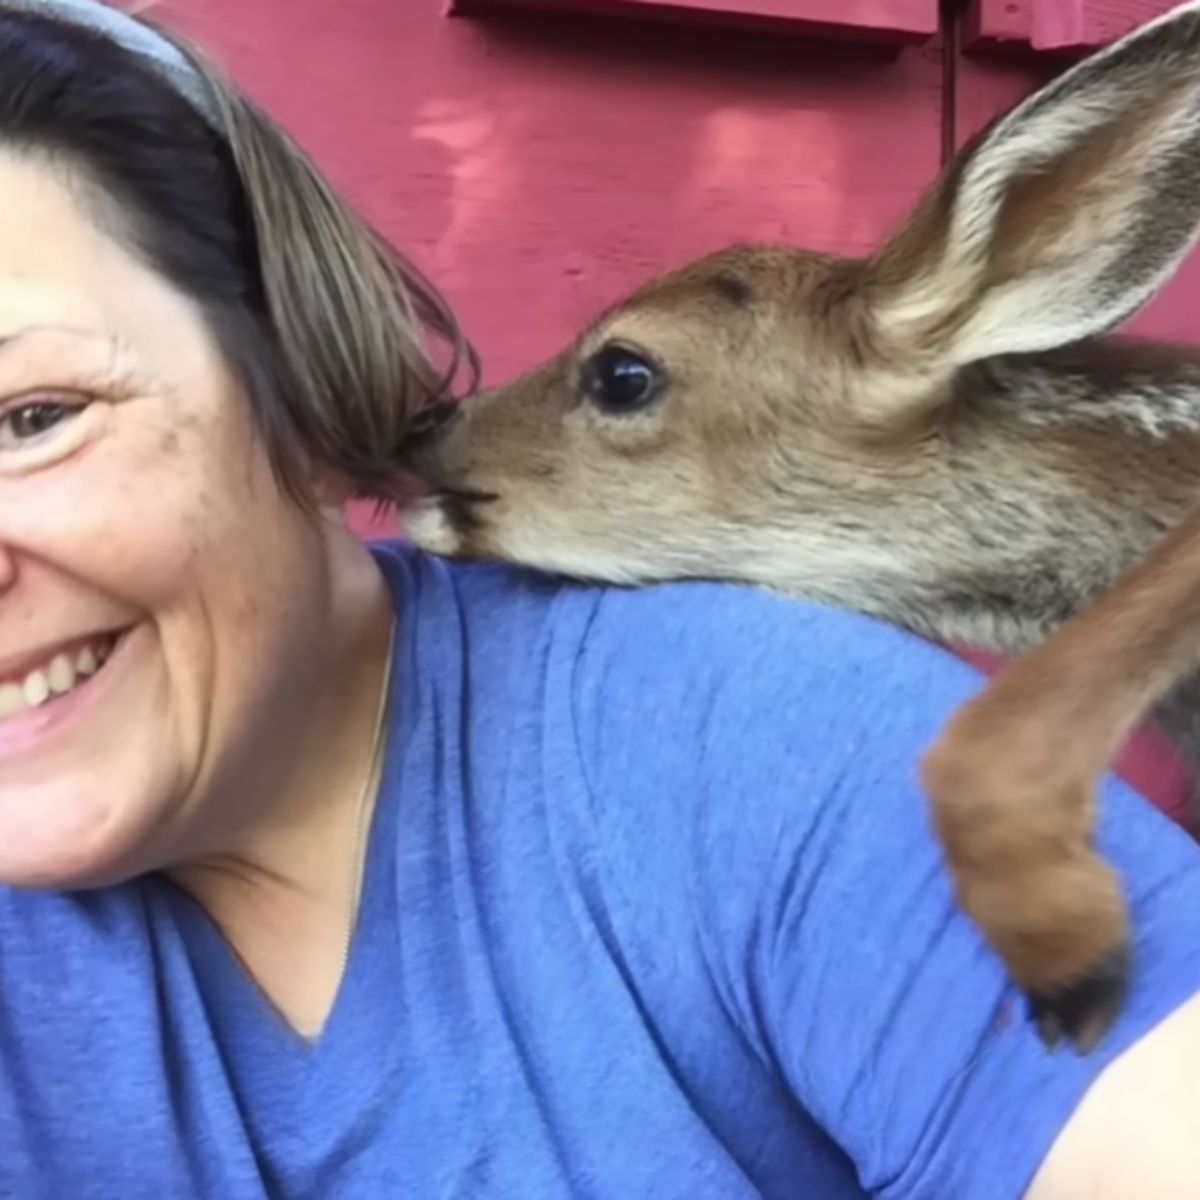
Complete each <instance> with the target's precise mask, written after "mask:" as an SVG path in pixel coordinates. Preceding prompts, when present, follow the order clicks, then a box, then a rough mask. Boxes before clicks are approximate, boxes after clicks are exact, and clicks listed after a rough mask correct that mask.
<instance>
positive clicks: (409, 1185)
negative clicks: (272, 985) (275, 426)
mask: <svg viewBox="0 0 1200 1200" xmlns="http://www.w3.org/2000/svg"><path fill="white" fill-rule="evenodd" d="M376 553H377V555H378V557H379V560H380V562H381V563H382V564H383V566H384V568H385V570H386V572H387V575H388V578H389V580H390V581H391V584H392V587H393V589H394V592H395V596H396V602H397V606H398V611H399V613H400V618H401V624H400V636H399V637H398V638H397V644H396V651H395V653H396V670H395V672H394V684H393V687H394V692H393V696H392V717H391V719H392V726H391V737H390V745H389V751H388V757H387V760H386V764H385V776H384V784H383V790H382V796H381V800H380V803H379V806H378V809H377V812H376V816H375V818H374V826H373V829H372V837H371V844H370V849H369V854H368V861H367V876H366V882H365V892H364V899H363V907H362V910H361V914H360V919H359V925H358V928H357V932H356V940H355V943H354V946H353V950H352V955H351V959H350V963H349V966H348V969H347V974H346V976H345V979H344V981H343V985H342V988H341V991H340V993H339V995H338V998H337V1000H336V1003H335V1007H334V1010H333V1012H332V1015H331V1017H330V1020H329V1024H328V1025H327V1027H326V1030H325V1032H324V1033H323V1034H322V1036H321V1037H320V1038H319V1040H318V1041H316V1043H315V1044H309V1043H306V1042H304V1041H303V1040H301V1039H300V1038H299V1037H297V1036H295V1035H294V1034H293V1033H292V1032H290V1031H289V1030H288V1029H287V1028H286V1027H285V1026H284V1025H283V1024H282V1023H281V1021H280V1019H279V1018H278V1016H277V1015H276V1014H275V1010H274V1009H273V1008H272V1007H271V1006H270V1004H269V1003H268V1002H267V1001H266V1000H265V999H264V998H263V996H262V995H261V994H260V993H259V992H258V991H257V990H256V988H255V986H254V985H253V984H252V983H251V982H250V981H249V980H248V979H247V977H246V976H245V975H244V974H243V973H242V972H241V970H240V968H239V967H238V965H237V964H236V961H235V959H234V958H233V956H232V955H231V953H230V951H229V949H228V948H227V946H226V945H225V944H224V942H223V941H222V940H221V938H220V936H219V935H218V934H217V933H216V932H215V929H214V927H213V926H212V925H211V924H210V923H209V921H208V920H207V919H206V918H205V916H204V915H203V913H202V912H201V911H200V910H199V909H198V908H197V907H196V906H195V905H194V904H193V903H192V902H191V901H189V900H188V899H187V898H186V897H185V896H184V895H183V894H182V893H181V892H179V891H177V890H176V889H174V888H173V887H171V886H170V885H169V884H168V883H166V882H165V881H163V880H160V879H156V878H150V879H144V880H140V881H137V882H135V883H131V884H128V885H125V886H120V887H113V888H110V889H108V890H104V891H99V892H95V893H90V894H81V895H74V896H72V895H62V894H35V893H21V894H18V893H14V892H11V891H2V890H0V1196H3V1197H19V1198H20V1200H42V1198H45V1200H92V1198H93V1197H94V1198H96V1200H139V1198H141V1197H145V1198H146V1200H162V1198H163V1197H170V1198H171V1200H176V1198H183V1197H189V1198H190V1197H205V1198H206V1197H213V1198H220V1200H258V1198H265V1197H272V1198H277V1197H284V1198H288V1200H299V1198H301V1197H303V1198H305V1200H308V1198H312V1200H384V1198H390V1197H397V1198H400V1197H403V1198H405V1200H435V1198H436V1200H450V1198H455V1200H493V1198H496V1200H501V1198H502V1200H541V1198H543V1197H545V1198H559V1197H561V1198H563V1200H575V1198H581V1200H593V1198H594V1200H643V1198H645V1200H702V1198H703V1200H742V1198H749V1197H759V1196H761V1197H769V1198H772V1200H775V1198H782V1197H791V1198H799V1200H843V1198H846V1200H848V1198H852V1197H861V1196H863V1195H864V1194H872V1195H880V1196H886V1197H896V1198H898V1197H922V1198H925V1200H993V1198H994V1200H1016V1198H1017V1197H1019V1196H1020V1194H1021V1192H1022V1190H1023V1189H1024V1187H1025V1186H1026V1185H1027V1183H1028V1181H1029V1179H1030V1177H1031V1175H1032V1173H1033V1172H1034V1170H1035V1169H1036V1167H1037V1164H1038V1163H1039V1161H1040V1160H1041V1159H1042V1157H1043V1156H1044V1154H1045V1153H1046V1151H1047V1149H1048V1148H1049V1145H1050V1143H1051V1142H1052V1140H1053V1139H1054V1137H1055V1135H1056V1133H1057V1131H1058V1130H1059V1129H1060V1128H1061V1127H1062V1125H1063V1123H1064V1122H1065V1121H1066V1119H1067V1117H1068V1115H1069V1114H1070V1112H1071V1110H1072V1108H1073V1106H1074V1105H1075V1104H1076V1103H1077V1102H1078V1100H1079V1099H1080V1097H1081V1095H1082V1094H1083V1092H1084V1090H1085V1089H1086V1087H1087V1086H1088V1084H1089V1082H1090V1081H1091V1080H1092V1079H1094V1078H1095V1076H1096V1074H1097V1073H1098V1071H1099V1070H1100V1069H1101V1067H1102V1066H1103V1065H1104V1064H1105V1063H1106V1062H1107V1061H1109V1060H1110V1059H1111V1057H1112V1056H1113V1055H1114V1054H1115V1053H1116V1052H1118V1051H1119V1050H1120V1049H1122V1048H1124V1047H1126V1046H1128V1045H1129V1044H1130V1042H1132V1041H1133V1040H1134V1039H1136V1038H1137V1037H1138V1035H1139V1034H1141V1033H1143V1032H1144V1031H1146V1030H1147V1029H1149V1028H1150V1027H1151V1026H1152V1025H1154V1024H1155V1023H1156V1022H1157V1021H1158V1020H1160V1019H1161V1018H1162V1017H1163V1016H1165V1015H1166V1014H1167V1013H1168V1012H1170V1011H1171V1009H1172V1008H1174V1007H1175V1006H1176V1005H1178V1004H1179V1003H1180V1002H1181V1001H1182V1000H1183V999H1184V998H1185V997H1187V996H1189V995H1190V994H1192V993H1193V992H1195V991H1196V990H1198V989H1200V932H1198V931H1197V926H1196V922H1195V920H1194V917H1195V914H1196V912H1198V911H1200V852H1198V851H1197V849H1196V848H1195V847H1194V846H1193V845H1192V843H1191V842H1190V841H1188V840H1187V839H1186V838H1185V836H1184V835H1183V834H1182V833H1180V832H1178V831H1177V830H1176V829H1175V828H1174V827H1172V826H1170V825H1169V823H1168V822H1167V821H1166V820H1165V819H1164V818H1163V817H1161V816H1160V815H1158V814H1157V813H1155V812H1154V811H1152V810H1151V808H1150V806H1149V805H1148V804H1146V803H1145V802H1144V801H1142V800H1141V799H1140V798H1138V797H1136V796H1134V795H1133V794H1131V793H1130V792H1129V791H1128V790H1127V789H1125V788H1124V787H1122V786H1119V785H1118V784H1117V783H1115V782H1113V783H1110V784H1109V785H1108V786H1107V788H1106V792H1105V801H1104V805H1103V836H1102V845H1103V848H1104V850H1105V852H1106V853H1107V854H1108V855H1109V856H1111V858H1112V859H1113V860H1115V861H1116V863H1117V864H1118V865H1119V866H1120V868H1121V869H1122V871H1123V872H1124V873H1125V876H1126V878H1127V883H1128V887H1129V890H1130V892H1131V895H1132V900H1133V905H1134V910H1135V920H1136V929H1137V950H1136V954H1137V973H1136V986H1135V988H1134V991H1133V996H1132V1001H1131V1003H1130V1004H1129V1007H1128V1010H1127V1012H1126V1014H1125V1016H1124V1018H1123V1020H1122V1022H1121V1024H1120V1027H1119V1029H1118V1030H1117V1032H1116V1034H1115V1036H1113V1037H1112V1038H1110V1039H1109V1040H1108V1041H1107V1042H1106V1043H1105V1044H1104V1046H1103V1048H1102V1050H1101V1051H1100V1052H1098V1053H1097V1054H1095V1055H1094V1056H1091V1057H1089V1058H1086V1059H1084V1058H1080V1057H1078V1056H1076V1055H1074V1054H1073V1053H1071V1052H1069V1051H1063V1052H1060V1053H1058V1054H1055V1055H1050V1054H1048V1053H1046V1052H1044V1051H1043V1049H1042V1048H1041V1046H1040V1044H1039V1043H1038V1042H1037V1040H1036V1039H1035V1037H1034V1036H1033V1034H1032V1033H1031V1031H1030V1029H1029V1027H1028V1025H1027V1023H1026V1021H1025V1019H1024V1012H1023V1008H1022V1005H1021V1001H1020V998H1019V997H1018V996H1017V995H1015V993H1014V991H1013V989H1012V988H1011V987H1010V986H1009V985H1008V984H1007V983H1006V980H1005V978H1004V976H1003V973H1002V972H1001V970H1000V968H999V966H998V964H997V962H996V961H995V960H994V958H993V957H992V955H991V954H990V953H989V952H988V950H987V949H986V948H985V947H984V946H983V945H982V943H981V941H980V939H979V937H978V936H977V934H976V932H975V931H974V929H973V928H972V927H971V926H970V924H969V923H968V922H967V921H966V920H965V919H964V918H962V917H961V916H960V915H958V914H957V913H956V912H955V909H954V906H953V904H952V900H951V896H950V892H949V888H948V884H947V880H946V876H945V874H944V872H943V869H942V864H941V861H940V857H939V853H938V850H937V847H936V845H935V843H934V841H933V839H932V837H931V834H930V832H929V830H928V828H927V824H926V811H925V802H924V800H923V797H922V794H921V792H920V790H919V787H918V784H917V780H916V775H915V764H916V761H917V759H918V755H919V753H920V751H921V750H922V748H923V747H924V746H925V745H926V744H927V743H928V742H929V740H930V739H931V737H932V736H933V735H934V734H935V732H936V731H937V729H938V728H939V726H940V725H941V724H942V722H943V720H944V719H945V717H946V715H947V714H948V713H949V712H950V710H951V709H952V708H953V707H954V706H955V705H957V704H958V703H960V702H961V701H962V700H964V699H965V698H966V697H967V696H968V695H969V694H970V693H971V692H972V691H973V690H974V689H976V688H977V687H978V677H977V675H976V674H975V673H974V672H973V671H972V670H970V669H969V668H967V667H965V666H963V665H961V664H959V663H957V662H956V661H954V660H953V659H952V658H951V657H950V656H948V655H946V654H944V653H942V652H941V651H939V650H937V649H935V648H933V647H930V646H928V645H926V644H924V643H922V642H920V641H918V640H916V639H914V638H912V637H909V636H907V635H905V634H903V633H900V632H897V631H896V630H894V629H891V628H889V627H886V626H884V625H882V624H878V623H876V622H873V621H869V620H866V619H864V618H862V617H858V616H853V615H849V614H846V613H842V612H837V611H834V610H831V609H828V608H824V607H820V606H816V605H808V604H801V603H797V602H794V601H788V600H784V599H780V598H777V597H772V596H769V595H766V594H763V593H760V592H755V591H751V590H748V589H736V588H731V587H722V586H718V585H708V584H687V585H670V586H662V587H657V588H651V589H645V590H637V591H621V590H606V589H599V588H586V587H580V586H572V585H569V584H562V583H559V582H554V581H550V580H547V579H543V578H539V577H537V576H533V575H529V574H525V573H521V572H517V571H513V570H511V569H508V568H504V567H498V566H471V567H451V566H448V565H446V564H445V563H441V562H438V561H435V560H431V559H428V558H425V557H422V556H420V555H418V554H416V553H415V552H413V551H411V550H409V549H407V548H405V547H402V546H400V545H389V546H379V547H377V548H376Z"/></svg>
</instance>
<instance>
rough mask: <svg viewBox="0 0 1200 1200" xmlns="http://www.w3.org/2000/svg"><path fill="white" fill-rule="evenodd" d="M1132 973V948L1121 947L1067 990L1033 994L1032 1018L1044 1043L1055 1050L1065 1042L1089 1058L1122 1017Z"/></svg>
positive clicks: (1106, 956)
mask: <svg viewBox="0 0 1200 1200" xmlns="http://www.w3.org/2000/svg"><path fill="white" fill-rule="evenodd" d="M1129 969H1130V954H1129V948H1128V946H1121V947H1120V948H1118V949H1116V950H1113V951H1111V952H1110V953H1109V954H1106V955H1105V956H1104V957H1103V958H1102V959H1101V960H1100V961H1099V962H1097V963H1096V965H1095V966H1094V967H1092V968H1091V970H1089V971H1087V972H1086V973H1085V974H1084V975H1082V976H1080V977H1079V978H1078V979H1076V980H1075V981H1074V982H1073V983H1071V984H1068V985H1067V986H1066V987H1064V988H1061V989H1058V990H1056V991H1054V992H1051V993H1036V992H1031V993H1030V994H1029V1016H1030V1019H1031V1020H1032V1021H1033V1023H1034V1025H1035V1027H1036V1028H1037V1031H1038V1036H1039V1038H1041V1040H1042V1043H1043V1044H1044V1045H1045V1046H1046V1047H1047V1048H1048V1049H1050V1050H1053V1049H1055V1048H1056V1047H1057V1046H1058V1045H1059V1043H1060V1042H1062V1040H1063V1039H1064V1038H1066V1040H1067V1041H1069V1042H1071V1043H1072V1044H1073V1045H1074V1046H1075V1048H1076V1050H1077V1051H1078V1052H1079V1053H1080V1054H1090V1053H1091V1051H1093V1050H1094V1049H1095V1048H1096V1046H1097V1045H1098V1044H1099V1043H1100V1041H1101V1039H1102V1038H1103V1037H1104V1035H1105V1034H1106V1033H1107V1032H1108V1031H1109V1030H1110V1029H1111V1028H1112V1026H1113V1024H1114V1023H1115V1022H1116V1019H1117V1017H1118V1016H1119V1015H1120V1013H1121V1009H1122V1007H1123V1006H1124V1004H1125V998H1126V996H1127V995H1128V992H1129Z"/></svg>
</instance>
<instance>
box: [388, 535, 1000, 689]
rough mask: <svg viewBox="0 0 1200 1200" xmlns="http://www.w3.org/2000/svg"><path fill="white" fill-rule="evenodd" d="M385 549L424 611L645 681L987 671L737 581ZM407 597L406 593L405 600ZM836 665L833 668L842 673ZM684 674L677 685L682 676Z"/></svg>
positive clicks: (904, 677)
mask: <svg viewBox="0 0 1200 1200" xmlns="http://www.w3.org/2000/svg"><path fill="white" fill-rule="evenodd" d="M373 550H374V553H375V554H376V556H377V557H378V558H379V560H380V561H381V563H382V565H383V566H384V569H385V571H386V572H387V573H388V574H389V576H390V577H392V578H393V580H394V581H395V582H396V583H397V584H398V585H399V586H398V587H397V589H396V590H397V592H398V594H399V595H406V596H407V597H409V598H410V600H409V602H410V604H411V605H412V607H413V608H414V609H415V610H416V612H417V613H418V614H421V615H424V616H426V617H429V618H433V617H443V618H444V617H445V616H446V615H447V613H448V612H451V611H452V612H453V615H454V618H455V620H456V621H458V622H460V623H462V624H463V627H464V628H465V629H466V630H468V631H469V632H470V633H471V634H472V635H474V636H476V637H483V638H485V639H489V640H495V641H498V642H500V643H502V644H504V645H508V646H512V645H513V644H514V641H513V639H514V638H515V639H517V641H518V642H520V641H522V640H524V638H526V637H533V638H539V639H542V638H546V637H548V636H550V637H553V638H554V639H555V642H556V644H558V645H559V646H560V648H561V649H563V650H566V649H567V648H568V647H571V646H572V645H573V647H574V652H575V654H576V656H577V657H578V658H579V660H580V663H581V664H582V665H585V666H587V667H588V668H590V669H591V670H594V671H595V670H598V671H601V672H603V673H604V674H605V675H606V676H622V677H625V678H626V679H627V680H628V682H629V683H631V684H636V685H637V686H639V687H646V686H651V685H653V684H654V683H655V681H661V686H664V687H667V688H669V689H670V688H672V686H679V685H680V683H681V681H682V686H684V687H685V688H686V687H687V686H688V679H689V677H692V676H694V675H696V674H699V675H702V676H705V677H713V676H727V677H730V678H738V677H742V676H746V675H749V676H752V677H753V680H754V686H755V688H756V689H757V690H760V691H768V692H769V691H771V690H772V689H773V688H785V689H787V688H791V689H795V688H797V687H803V686H805V685H806V683H807V681H809V680H811V679H813V678H814V677H821V678H822V679H824V681H825V683H826V684H829V683H831V682H841V683H844V684H845V686H846V687H847V688H849V689H850V690H851V691H857V690H858V689H859V688H861V687H862V686H864V685H868V684H869V686H870V688H871V690H872V691H879V690H881V689H886V688H888V687H892V686H899V687H901V688H902V689H903V690H904V691H906V692H907V691H911V690H921V689H925V688H926V687H927V685H928V684H929V682H930V680H931V679H938V678H942V679H945V680H946V683H947V686H948V687H949V688H950V690H951V691H952V692H954V693H956V694H957V693H958V692H960V691H961V690H962V689H963V688H964V687H968V688H970V687H973V686H974V685H975V684H976V682H977V681H978V679H979V678H980V676H979V673H978V672H977V671H976V670H975V669H974V668H972V667H969V666H966V665H965V664H963V663H962V662H961V661H960V660H958V659H957V658H956V657H955V656H953V655H951V654H950V653H948V652H947V651H946V650H944V649H942V648H941V647H938V646H935V645H933V644H931V643H929V642H927V641H925V640H923V639H921V638H919V637H917V636H915V635H913V634H911V633H908V632H906V631H904V630H902V629H899V628H897V627H895V626H892V625H889V624H887V623H885V622H882V621H879V620H876V619H874V618H871V617H868V616H864V615H862V614H859V613H856V612H852V611H850V610H847V609H840V608H835V607H833V606H830V605H827V604H822V603H818V602H815V601H809V600H804V599H799V598H796V597H788V596H783V595H780V594H777V593H772V592H769V591H767V590H766V589H764V588H759V587H752V586H749V585H744V584H736V583H725V582H707V581H704V582H701V581H681V582H665V583H655V584H650V585H645V586H640V587H621V586H614V585H606V584H599V583H587V582H581V581H577V580H569V579H565V578H562V577H560V576H553V575H546V574H542V573H540V572H537V571H534V570H529V569H525V568H520V567H515V566H512V565H510V564H506V563H496V562H451V561H448V560H444V559H437V558H432V557H430V556H428V555H426V554H425V553H423V552H422V551H420V550H417V549H416V548H415V547H413V546H412V545H410V544H408V543H406V542H404V541H402V540H394V541H388V542H380V543H375V544H374V546H373ZM399 602H400V603H403V600H401V601H399ZM831 671H832V676H831V674H830V673H831ZM672 681H674V684H672Z"/></svg>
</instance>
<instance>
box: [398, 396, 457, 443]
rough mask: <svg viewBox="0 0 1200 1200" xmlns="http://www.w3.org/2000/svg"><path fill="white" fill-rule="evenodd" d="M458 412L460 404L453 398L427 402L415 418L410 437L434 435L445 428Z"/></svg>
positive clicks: (410, 427)
mask: <svg viewBox="0 0 1200 1200" xmlns="http://www.w3.org/2000/svg"><path fill="white" fill-rule="evenodd" d="M457 412H458V405H457V404H455V403H454V402H453V401H452V400H439V401H435V402H434V403H433V404H427V405H426V406H425V407H424V408H423V409H421V411H420V412H418V413H417V415H416V416H415V417H414V418H413V420H412V424H411V425H410V426H409V430H408V436H409V437H410V438H427V437H432V436H433V435H434V434H435V433H438V432H439V431H440V430H441V429H443V428H444V427H445V426H446V425H447V424H448V423H449V422H450V421H451V420H452V419H453V418H454V416H455V414H456V413H457Z"/></svg>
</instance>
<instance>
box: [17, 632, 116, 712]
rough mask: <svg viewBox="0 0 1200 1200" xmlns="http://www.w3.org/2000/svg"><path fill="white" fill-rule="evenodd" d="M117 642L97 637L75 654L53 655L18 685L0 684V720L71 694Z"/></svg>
mask: <svg viewBox="0 0 1200 1200" xmlns="http://www.w3.org/2000/svg"><path fill="white" fill-rule="evenodd" d="M116 640H117V639H116V638H115V637H113V636H111V635H110V636H107V637H101V638H97V639H96V640H95V641H93V642H89V643H88V644H87V645H86V646H84V647H83V648H82V649H81V650H77V651H75V652H74V653H71V654H56V655H55V656H54V657H53V658H52V659H51V660H50V661H49V662H48V663H46V664H45V665H44V666H42V667H39V668H38V669H37V670H36V671H30V672H29V674H28V675H26V676H25V678H24V679H22V680H20V681H19V682H18V681H16V680H13V681H11V682H9V683H0V721H3V720H4V719H5V718H7V717H15V716H17V714H18V713H23V712H25V711H26V710H28V709H31V708H41V706H42V705H43V704H47V703H49V702H50V701H51V700H57V699H58V698H59V697H60V696H65V695H66V694H67V693H68V692H72V691H74V690H75V688H77V687H78V686H79V685H80V684H81V683H84V682H85V681H86V680H88V679H90V678H91V677H92V676H93V675H95V673H96V672H97V671H98V670H100V668H101V667H102V666H103V665H104V664H105V662H106V661H107V660H108V657H109V655H110V654H112V652H113V647H114V646H115V645H116Z"/></svg>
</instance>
